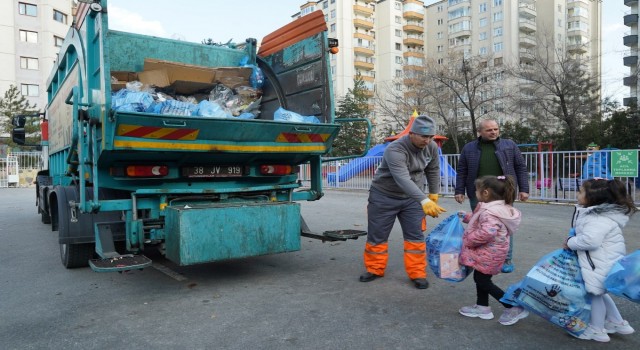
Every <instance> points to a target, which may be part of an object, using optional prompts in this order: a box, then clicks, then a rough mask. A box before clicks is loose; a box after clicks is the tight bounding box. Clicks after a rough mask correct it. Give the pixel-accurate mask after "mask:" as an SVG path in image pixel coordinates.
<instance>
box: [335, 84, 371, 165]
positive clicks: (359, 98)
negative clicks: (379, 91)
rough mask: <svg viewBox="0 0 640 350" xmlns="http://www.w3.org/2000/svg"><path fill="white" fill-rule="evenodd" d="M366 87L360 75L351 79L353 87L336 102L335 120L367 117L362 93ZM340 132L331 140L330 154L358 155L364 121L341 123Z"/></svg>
mask: <svg viewBox="0 0 640 350" xmlns="http://www.w3.org/2000/svg"><path fill="white" fill-rule="evenodd" d="M365 90H366V87H365V85H364V81H363V80H362V77H360V76H359V75H358V76H356V78H354V80H353V89H348V90H347V93H346V94H345V96H344V98H342V99H341V100H340V101H339V102H338V108H337V109H336V121H337V122H339V119H344V118H367V119H368V118H369V113H370V111H369V105H368V102H367V96H366V95H365V94H364V93H365ZM341 125H342V127H341V128H340V134H338V137H337V138H336V139H335V141H334V142H333V148H332V151H331V155H332V156H334V157H341V156H350V155H359V154H362V153H363V151H364V141H365V138H366V137H367V126H366V123H364V122H344V123H341Z"/></svg>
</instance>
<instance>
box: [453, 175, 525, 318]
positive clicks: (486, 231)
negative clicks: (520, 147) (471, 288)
mask: <svg viewBox="0 0 640 350" xmlns="http://www.w3.org/2000/svg"><path fill="white" fill-rule="evenodd" d="M475 185H476V197H477V198H478V202H479V203H478V206H477V207H476V209H475V210H474V211H473V213H471V214H467V215H465V218H464V220H463V222H465V223H468V225H467V228H466V229H465V231H464V236H463V237H462V241H463V244H462V252H461V253H460V263H461V264H462V265H466V266H469V267H471V268H473V269H474V272H473V281H474V282H475V283H476V295H477V298H476V304H475V305H472V306H464V307H462V308H461V309H460V314H462V315H464V316H468V317H479V318H481V319H484V320H490V319H492V318H493V312H492V311H491V307H490V306H489V295H491V296H492V297H493V298H494V299H496V300H498V301H500V298H502V296H503V295H504V291H503V290H502V289H500V287H498V286H496V285H495V284H493V282H492V281H491V278H492V277H493V275H497V274H498V273H500V270H501V268H502V264H503V263H504V261H505V259H506V257H507V253H508V252H509V240H510V238H511V235H513V234H514V233H515V232H516V230H517V229H518V226H519V225H520V211H519V210H518V209H516V208H514V207H513V206H511V205H512V204H513V201H514V200H515V196H516V184H515V180H514V179H513V177H511V176H483V177H481V178H479V179H477V180H476V181H475ZM501 304H502V305H503V306H504V307H505V308H506V310H505V311H504V313H503V314H502V316H500V320H499V321H500V323H501V324H503V325H505V326H508V325H512V324H514V323H516V322H518V320H520V319H523V318H525V317H527V316H528V315H529V312H528V311H526V310H525V309H523V308H522V307H520V306H512V305H509V304H505V303H501Z"/></svg>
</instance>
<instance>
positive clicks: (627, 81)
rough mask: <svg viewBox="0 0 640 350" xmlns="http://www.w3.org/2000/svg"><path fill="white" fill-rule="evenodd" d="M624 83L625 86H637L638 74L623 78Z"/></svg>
mask: <svg viewBox="0 0 640 350" xmlns="http://www.w3.org/2000/svg"><path fill="white" fill-rule="evenodd" d="M622 84H623V85H624V86H637V85H638V76H637V75H630V76H628V77H624V78H622Z"/></svg>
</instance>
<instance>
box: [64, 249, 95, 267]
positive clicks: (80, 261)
mask: <svg viewBox="0 0 640 350" xmlns="http://www.w3.org/2000/svg"><path fill="white" fill-rule="evenodd" d="M94 252H95V246H94V243H80V244H66V243H63V244H60V260H61V261H62V265H64V267H66V268H68V269H73V268H76V267H86V266H89V260H90V259H93V253H94Z"/></svg>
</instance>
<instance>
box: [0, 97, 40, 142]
mask: <svg viewBox="0 0 640 350" xmlns="http://www.w3.org/2000/svg"><path fill="white" fill-rule="evenodd" d="M38 113H39V110H38V109H37V108H36V105H32V104H31V103H30V102H29V100H27V98H26V97H24V96H22V94H21V93H20V91H19V90H18V88H17V87H16V86H15V85H11V86H10V87H9V90H7V91H5V93H4V97H2V98H0V134H3V135H5V134H7V135H8V134H11V130H13V124H11V119H12V118H13V117H15V116H17V115H36V114H38ZM39 122H40V120H39V119H38V118H27V123H26V125H25V134H26V135H30V136H29V137H27V142H26V143H27V144H39V142H40V133H39V132H40V126H39ZM7 144H9V145H10V146H13V147H15V146H16V144H15V143H13V141H11V138H9V140H8V142H7Z"/></svg>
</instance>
